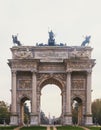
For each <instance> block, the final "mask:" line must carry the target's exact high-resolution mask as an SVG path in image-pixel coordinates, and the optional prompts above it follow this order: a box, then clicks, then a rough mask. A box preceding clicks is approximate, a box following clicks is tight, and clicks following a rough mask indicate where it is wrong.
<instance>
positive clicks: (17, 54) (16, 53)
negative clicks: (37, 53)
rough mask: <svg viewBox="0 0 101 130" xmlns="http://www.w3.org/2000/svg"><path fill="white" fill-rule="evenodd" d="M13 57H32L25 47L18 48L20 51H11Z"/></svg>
mask: <svg viewBox="0 0 101 130" xmlns="http://www.w3.org/2000/svg"><path fill="white" fill-rule="evenodd" d="M13 58H14V59H28V58H33V54H32V52H31V51H29V50H28V49H26V50H20V51H18V50H15V51H14V52H13Z"/></svg>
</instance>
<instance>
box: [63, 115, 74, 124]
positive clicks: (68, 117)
mask: <svg viewBox="0 0 101 130" xmlns="http://www.w3.org/2000/svg"><path fill="white" fill-rule="evenodd" d="M63 125H72V116H71V114H66V115H64V123H63Z"/></svg>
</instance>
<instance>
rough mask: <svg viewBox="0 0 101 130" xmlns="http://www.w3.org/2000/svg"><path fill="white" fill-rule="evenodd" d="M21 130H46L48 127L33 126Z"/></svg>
mask: <svg viewBox="0 0 101 130" xmlns="http://www.w3.org/2000/svg"><path fill="white" fill-rule="evenodd" d="M20 130H46V127H43V126H31V127H23V128H21V129H20Z"/></svg>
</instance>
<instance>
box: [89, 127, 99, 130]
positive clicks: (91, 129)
mask: <svg viewBox="0 0 101 130" xmlns="http://www.w3.org/2000/svg"><path fill="white" fill-rule="evenodd" d="M87 128H89V129H90V130H101V127H87Z"/></svg>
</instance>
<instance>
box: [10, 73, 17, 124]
mask: <svg viewBox="0 0 101 130" xmlns="http://www.w3.org/2000/svg"><path fill="white" fill-rule="evenodd" d="M11 85H12V90H11V95H12V97H11V100H12V105H11V117H10V125H18V116H17V110H16V106H17V104H16V71H12V84H11Z"/></svg>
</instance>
